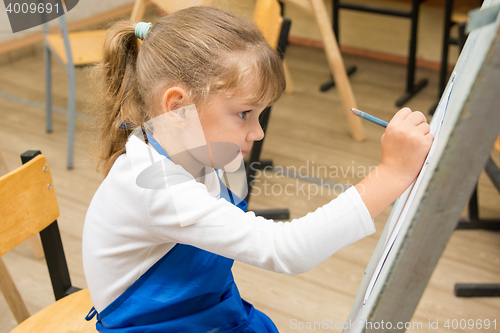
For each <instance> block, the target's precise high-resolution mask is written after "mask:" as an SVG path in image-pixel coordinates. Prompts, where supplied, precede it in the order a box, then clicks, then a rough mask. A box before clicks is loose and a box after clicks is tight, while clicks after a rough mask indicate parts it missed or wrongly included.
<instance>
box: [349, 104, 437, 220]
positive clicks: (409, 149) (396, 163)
mask: <svg viewBox="0 0 500 333" xmlns="http://www.w3.org/2000/svg"><path fill="white" fill-rule="evenodd" d="M433 140H434V137H433V135H432V134H431V133H430V127H429V124H427V121H426V119H425V116H424V115H423V114H422V113H421V112H418V111H416V112H412V111H411V110H410V109H409V108H403V109H401V110H399V111H398V112H397V113H396V114H395V115H394V117H393V118H392V120H391V121H390V123H389V125H388V126H387V128H386V130H385V133H384V135H383V136H382V140H381V141H382V162H381V163H380V164H379V165H378V166H377V168H376V169H374V170H372V172H370V174H369V175H368V176H367V177H365V178H364V179H363V180H361V182H359V183H358V184H357V185H356V189H357V190H358V192H359V194H360V195H361V199H362V200H363V202H364V203H365V205H366V208H367V209H368V211H369V212H370V215H371V217H372V218H375V217H376V216H377V215H378V214H380V212H382V210H384V209H385V208H386V207H387V206H388V205H389V204H391V203H392V202H393V201H394V200H396V199H397V198H398V197H399V196H400V195H401V194H402V193H403V192H404V191H405V190H406V189H407V188H408V186H410V185H411V183H412V182H413V181H414V180H415V178H416V177H417V176H418V173H419V172H420V169H421V168H422V165H423V164H424V161H425V158H426V157H427V154H428V153H429V150H430V148H431V145H432V141H433Z"/></svg>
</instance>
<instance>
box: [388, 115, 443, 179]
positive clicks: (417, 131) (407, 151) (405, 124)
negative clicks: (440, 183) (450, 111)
mask: <svg viewBox="0 0 500 333" xmlns="http://www.w3.org/2000/svg"><path fill="white" fill-rule="evenodd" d="M433 140H434V136H433V135H432V134H431V133H430V127H429V124H427V120H426V118H425V116H424V115H423V113H422V112H419V111H415V112H412V111H411V110H410V109H409V108H402V109H401V110H399V111H398V112H397V113H396V114H395V115H394V117H393V118H392V120H391V121H390V122H389V125H388V126H387V128H386V130H385V133H384V135H383V136H382V140H381V141H382V162H381V164H380V167H382V168H386V169H387V170H388V171H389V172H390V173H391V174H392V175H393V176H394V177H395V178H396V179H395V180H400V181H401V182H403V183H407V184H408V185H410V184H411V183H412V182H413V181H414V180H415V178H416V177H417V175H418V173H419V172H420V169H421V168H422V165H423V164H424V161H425V158H426V157H427V154H428V153H429V150H430V148H431V145H432V141H433Z"/></svg>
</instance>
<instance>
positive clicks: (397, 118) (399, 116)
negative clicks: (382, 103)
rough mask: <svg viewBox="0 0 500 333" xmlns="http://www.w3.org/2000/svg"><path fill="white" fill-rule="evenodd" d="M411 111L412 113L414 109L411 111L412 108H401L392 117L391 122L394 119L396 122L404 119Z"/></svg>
mask: <svg viewBox="0 0 500 333" xmlns="http://www.w3.org/2000/svg"><path fill="white" fill-rule="evenodd" d="M411 113H412V111H411V109H410V108H402V109H401V110H399V111H398V112H396V114H395V115H394V117H392V120H391V122H392V121H396V122H399V121H403V120H405V119H406V117H408V115H410V114H411Z"/></svg>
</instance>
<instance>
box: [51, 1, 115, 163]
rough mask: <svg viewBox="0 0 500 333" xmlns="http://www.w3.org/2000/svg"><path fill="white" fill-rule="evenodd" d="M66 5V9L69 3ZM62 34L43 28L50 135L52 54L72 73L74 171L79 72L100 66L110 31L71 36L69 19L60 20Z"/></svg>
mask: <svg viewBox="0 0 500 333" xmlns="http://www.w3.org/2000/svg"><path fill="white" fill-rule="evenodd" d="M63 2H64V5H66V2H65V1H63ZM59 26H60V30H61V33H50V32H49V28H48V25H47V24H44V25H43V33H44V40H43V49H44V58H45V102H46V104H45V109H46V131H47V133H51V132H52V73H51V72H52V61H51V54H53V55H54V56H55V57H56V58H57V60H59V62H60V63H61V64H62V66H63V67H64V68H65V69H66V72H67V73H68V148H67V154H68V155H67V162H66V163H67V167H68V169H72V168H73V146H74V138H75V118H76V96H75V95H76V82H75V68H76V67H82V66H87V65H90V64H94V63H96V62H99V61H100V59H101V58H102V49H103V47H102V46H103V44H104V38H105V37H106V30H94V31H80V32H72V33H68V28H67V25H66V19H65V15H61V16H59Z"/></svg>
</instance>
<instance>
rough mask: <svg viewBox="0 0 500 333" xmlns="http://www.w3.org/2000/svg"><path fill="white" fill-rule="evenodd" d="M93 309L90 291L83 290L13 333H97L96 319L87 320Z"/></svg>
mask: <svg viewBox="0 0 500 333" xmlns="http://www.w3.org/2000/svg"><path fill="white" fill-rule="evenodd" d="M91 308H92V302H91V301H90V294H89V291H88V289H83V290H80V291H77V292H75V293H73V294H71V295H68V296H66V297H64V298H62V299H60V300H59V301H57V302H55V303H54V304H52V305H50V306H48V307H46V308H44V309H42V310H40V311H39V312H37V313H35V314H34V315H32V316H31V317H29V318H28V319H26V320H25V321H23V322H22V323H21V324H19V326H17V327H16V328H14V329H13V330H12V331H11V333H28V332H29V333H42V332H43V333H54V332H57V333H70V332H72V333H73V332H79V333H86V332H92V333H95V332H97V330H96V328H95V319H93V320H91V321H86V320H85V316H86V315H87V314H88V312H89V310H90V309H91Z"/></svg>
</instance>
